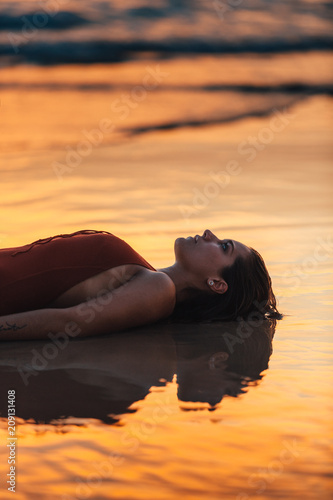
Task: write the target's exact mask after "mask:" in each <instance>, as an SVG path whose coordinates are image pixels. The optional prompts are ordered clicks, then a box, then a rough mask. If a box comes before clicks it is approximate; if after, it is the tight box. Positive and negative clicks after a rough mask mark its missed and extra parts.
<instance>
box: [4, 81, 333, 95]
mask: <svg viewBox="0 0 333 500" xmlns="http://www.w3.org/2000/svg"><path fill="white" fill-rule="evenodd" d="M6 88H8V89H12V90H13V89H21V90H47V91H63V90H70V91H73V90H75V91H79V92H92V91H96V92H98V91H100V92H108V91H114V90H131V89H132V88H133V85H131V84H128V83H117V84H112V83H104V82H96V83H75V82H74V83H72V82H59V83H58V82H19V81H13V82H4V83H1V82H0V89H6ZM164 91H186V92H240V93H243V94H256V93H258V94H279V93H283V94H305V95H309V96H311V95H329V96H331V95H333V84H326V83H325V84H307V83H302V82H290V83H282V84H276V85H251V84H245V85H239V84H228V85H225V84H211V85H191V84H189V85H167V84H163V85H162V84H161V85H160V86H159V87H157V88H156V89H154V92H164Z"/></svg>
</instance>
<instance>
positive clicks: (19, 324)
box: [0, 271, 176, 340]
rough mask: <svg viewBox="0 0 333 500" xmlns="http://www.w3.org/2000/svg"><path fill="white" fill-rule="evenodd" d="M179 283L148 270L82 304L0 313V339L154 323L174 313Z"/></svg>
mask: <svg viewBox="0 0 333 500" xmlns="http://www.w3.org/2000/svg"><path fill="white" fill-rule="evenodd" d="M175 295H176V292H175V286H174V284H173V282H172V281H171V279H170V278H169V277H168V276H167V275H166V274H164V273H160V272H152V271H145V272H142V273H138V275H136V276H135V277H134V278H133V279H132V280H131V281H129V282H128V283H126V284H125V285H123V286H121V287H120V288H117V289H115V290H113V291H112V292H108V293H103V294H101V295H100V296H99V297H96V298H93V299H91V300H89V301H87V302H83V303H81V304H79V305H76V306H73V307H68V308H64V309H40V310H37V311H28V312H23V313H18V314H11V315H9V316H1V317H0V340H29V339H50V340H55V339H57V338H59V339H61V338H62V339H64V338H66V337H67V338H76V337H89V336H93V335H101V334H105V333H110V332H112V331H119V330H124V329H127V328H132V327H136V326H142V325H145V324H148V323H153V322H154V321H157V320H159V319H161V318H164V317H167V316H169V315H170V314H171V312H172V310H173V308H174V305H175Z"/></svg>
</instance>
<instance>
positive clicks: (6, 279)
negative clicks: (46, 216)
mask: <svg viewBox="0 0 333 500" xmlns="http://www.w3.org/2000/svg"><path fill="white" fill-rule="evenodd" d="M125 264H138V265H140V266H143V267H146V268H148V269H151V270H153V271H155V269H154V268H153V267H152V266H151V265H150V264H148V262H147V261H146V260H145V259H144V258H143V257H141V256H140V255H139V254H138V253H137V252H136V251H135V250H133V248H132V247H130V246H129V245H128V244H127V243H126V242H125V241H123V240H121V239H119V238H117V237H116V236H114V235H113V234H110V233H107V232H106V231H92V230H83V231H77V232H76V233H72V234H60V235H57V236H53V237H50V238H45V239H42V240H38V241H35V242H33V243H31V244H29V245H24V246H22V247H16V248H4V249H2V250H0V316H4V315H7V314H13V313H17V312H24V311H32V310H36V309H42V308H44V307H47V305H48V304H49V303H51V302H52V301H53V300H55V299H56V298H57V297H59V295H61V294H62V293H64V292H65V291H66V290H68V289H69V288H72V287H73V286H74V285H76V284H77V283H80V282H81V281H84V280H86V279H88V278H90V277H91V276H95V275H96V274H99V273H101V272H102V271H106V270H107V269H111V268H113V267H117V266H121V265H125Z"/></svg>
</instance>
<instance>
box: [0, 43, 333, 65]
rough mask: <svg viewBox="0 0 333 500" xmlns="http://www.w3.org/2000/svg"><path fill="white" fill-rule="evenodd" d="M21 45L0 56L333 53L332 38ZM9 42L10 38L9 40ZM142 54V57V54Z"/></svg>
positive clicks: (110, 59) (71, 60)
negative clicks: (327, 51)
mask: <svg viewBox="0 0 333 500" xmlns="http://www.w3.org/2000/svg"><path fill="white" fill-rule="evenodd" d="M21 38H22V39H23V41H22V40H21V43H19V42H16V41H15V38H14V40H12V42H11V43H8V44H2V45H0V55H2V56H13V57H14V58H15V59H14V62H15V60H16V63H19V62H32V63H36V64H40V65H56V64H92V63H116V62H117V63H118V62H122V61H127V60H135V59H138V58H141V59H142V57H143V56H145V58H147V54H149V55H150V59H155V60H156V59H159V60H163V59H166V58H174V57H177V56H181V55H193V56H194V55H199V54H215V55H216V54H244V53H258V54H269V53H285V52H295V51H297V52H306V51H313V50H321V51H326V50H333V37H327V36H326V37H316V36H314V37H307V38H304V39H298V40H294V41H289V40H285V39H283V38H281V39H274V40H264V41H261V40H247V41H244V42H234V43H233V42H228V41H215V40H196V39H188V40H165V41H159V42H156V41H144V40H139V41H129V42H120V41H119V42H118V41H108V40H102V41H100V40H91V41H87V42H84V41H81V42H75V41H59V42H53V43H52V42H46V41H45V42H34V41H33V37H32V39H31V40H29V39H27V40H25V39H24V38H23V37H21ZM9 40H10V39H9ZM143 53H144V54H143Z"/></svg>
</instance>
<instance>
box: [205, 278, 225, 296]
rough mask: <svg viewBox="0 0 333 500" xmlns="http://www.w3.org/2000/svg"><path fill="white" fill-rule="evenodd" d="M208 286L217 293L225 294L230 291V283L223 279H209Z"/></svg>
mask: <svg viewBox="0 0 333 500" xmlns="http://www.w3.org/2000/svg"><path fill="white" fill-rule="evenodd" d="M208 286H209V288H210V289H211V290H212V292H215V293H225V292H226V291H227V290H228V283H227V282H226V281H224V279H222V278H218V279H212V278H209V280H208Z"/></svg>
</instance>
